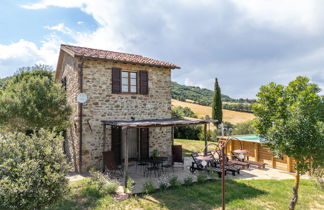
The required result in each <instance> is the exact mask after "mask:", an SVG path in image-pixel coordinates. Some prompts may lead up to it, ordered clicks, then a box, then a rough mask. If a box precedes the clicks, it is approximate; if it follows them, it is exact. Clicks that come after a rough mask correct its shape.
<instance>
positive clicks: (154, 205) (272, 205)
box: [49, 178, 324, 210]
mask: <svg viewBox="0 0 324 210" xmlns="http://www.w3.org/2000/svg"><path fill="white" fill-rule="evenodd" d="M292 185H293V180H281V181H279V180H226V207H227V209H258V210H259V209H277V210H279V209H287V203H289V200H290V194H291V186H292ZM70 187H71V191H70V193H69V194H68V195H67V196H65V197H64V199H63V200H62V201H60V202H59V203H57V204H56V205H54V206H51V207H50V208H49V209H66V210H68V209H219V208H220V207H221V182H220V180H216V181H206V182H204V183H196V184H193V185H192V186H190V187H187V186H177V187H173V188H170V189H167V190H166V191H158V192H153V193H150V194H142V195H137V196H133V197H131V198H130V199H128V200H125V201H116V200H115V199H114V198H113V197H112V196H111V195H109V194H104V193H101V192H100V191H98V190H97V188H96V186H94V185H91V182H90V181H89V179H88V178H86V179H83V180H81V181H75V182H73V183H71V184H70ZM299 199H300V200H299V201H300V202H299V203H298V206H297V208H296V209H323V208H324V192H323V191H321V189H320V188H319V187H318V186H317V185H316V183H315V182H314V181H309V180H302V181H301V185H300V194H299Z"/></svg>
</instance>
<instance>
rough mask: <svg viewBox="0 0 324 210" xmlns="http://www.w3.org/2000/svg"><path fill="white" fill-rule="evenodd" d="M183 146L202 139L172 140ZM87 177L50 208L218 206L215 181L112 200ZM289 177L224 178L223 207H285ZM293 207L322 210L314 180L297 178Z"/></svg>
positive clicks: (199, 147) (199, 145) (322, 195)
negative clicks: (224, 200) (297, 196)
mask: <svg viewBox="0 0 324 210" xmlns="http://www.w3.org/2000/svg"><path fill="white" fill-rule="evenodd" d="M175 144H181V145H182V146H183V152H184V155H186V156H189V155H190V154H191V153H192V152H202V151H203V149H204V142H203V141H194V140H184V139H175ZM87 182H88V179H84V180H81V181H77V182H74V183H73V184H71V191H70V193H69V194H68V195H66V197H65V199H64V200H63V201H62V202H60V203H58V204H57V205H55V206H52V207H51V208H50V209H60V210H61V209H152V210H153V209H154V210H155V209H177V210H181V209H195V210H196V209H207V210H209V209H210V210H211V209H219V208H220V207H221V206H220V205H221V183H220V181H219V180H217V181H214V182H206V183H203V184H195V185H193V186H191V187H184V186H182V187H178V188H176V189H168V190H167V191H164V192H156V193H153V194H151V195H142V196H135V197H132V198H130V199H128V200H126V201H122V202H118V201H115V200H114V199H113V198H112V197H111V196H110V195H103V194H101V193H99V192H98V191H96V190H95V189H94V188H93V187H91V185H89V184H87ZM292 186H293V180H281V181H279V180H226V191H227V194H226V207H227V209H258V210H259V209H276V210H280V209H288V204H289V201H290V197H291V192H292ZM299 192H300V196H299V201H298V204H297V209H324V192H323V191H322V190H320V189H319V188H318V187H317V186H316V184H315V182H313V181H310V180H301V186H300V190H299Z"/></svg>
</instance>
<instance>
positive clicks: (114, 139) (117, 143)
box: [111, 126, 122, 164]
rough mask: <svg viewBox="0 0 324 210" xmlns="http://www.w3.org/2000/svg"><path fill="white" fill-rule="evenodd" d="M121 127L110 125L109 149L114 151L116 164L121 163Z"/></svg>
mask: <svg viewBox="0 0 324 210" xmlns="http://www.w3.org/2000/svg"><path fill="white" fill-rule="evenodd" d="M121 147H122V144H121V128H120V127H117V126H111V151H113V152H114V155H115V160H116V162H117V164H121Z"/></svg>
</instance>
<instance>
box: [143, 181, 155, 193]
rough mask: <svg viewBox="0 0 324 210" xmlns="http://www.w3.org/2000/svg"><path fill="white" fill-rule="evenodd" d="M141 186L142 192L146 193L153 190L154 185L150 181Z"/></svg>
mask: <svg viewBox="0 0 324 210" xmlns="http://www.w3.org/2000/svg"><path fill="white" fill-rule="evenodd" d="M143 188H144V192H145V193H147V194H148V193H152V192H154V191H155V187H154V185H153V183H152V182H151V181H148V182H145V183H144V185H143Z"/></svg>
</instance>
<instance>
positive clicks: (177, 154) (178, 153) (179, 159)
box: [172, 145, 184, 169]
mask: <svg viewBox="0 0 324 210" xmlns="http://www.w3.org/2000/svg"><path fill="white" fill-rule="evenodd" d="M174 163H179V164H182V169H183V168H184V159H183V156H182V146H181V145H173V146H172V165H174Z"/></svg>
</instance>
